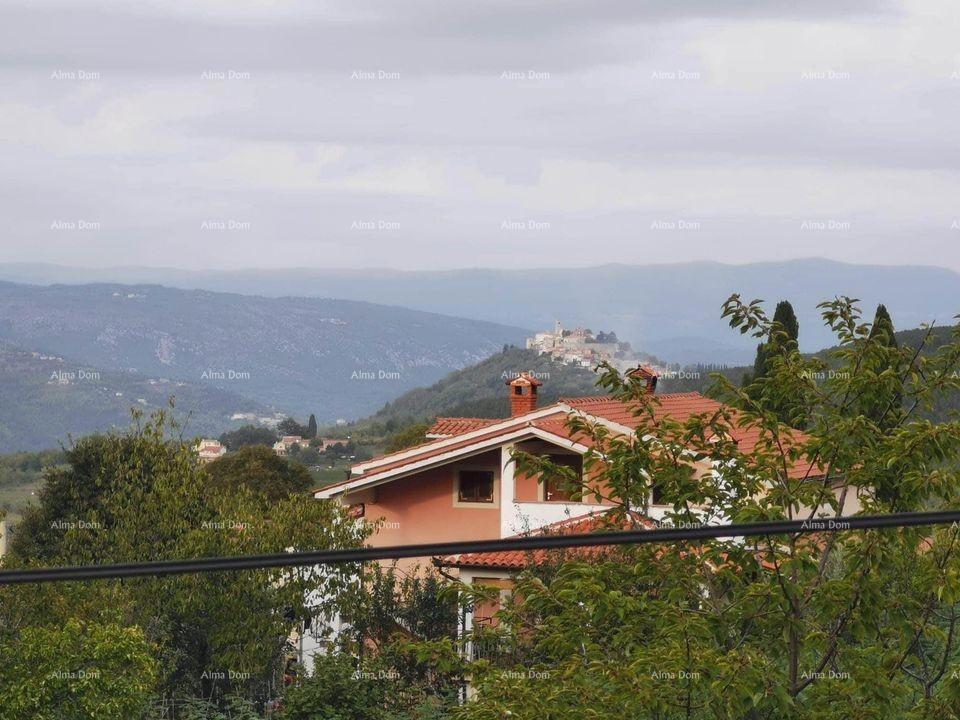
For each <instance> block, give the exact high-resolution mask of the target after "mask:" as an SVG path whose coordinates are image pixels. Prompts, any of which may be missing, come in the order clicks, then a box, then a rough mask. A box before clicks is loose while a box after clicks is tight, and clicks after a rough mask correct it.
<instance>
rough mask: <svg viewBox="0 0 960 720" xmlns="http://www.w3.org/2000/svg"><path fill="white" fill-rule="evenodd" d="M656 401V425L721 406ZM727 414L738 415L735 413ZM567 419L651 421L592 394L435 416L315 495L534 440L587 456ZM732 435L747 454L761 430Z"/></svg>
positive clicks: (692, 397)
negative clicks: (399, 445)
mask: <svg viewBox="0 0 960 720" xmlns="http://www.w3.org/2000/svg"><path fill="white" fill-rule="evenodd" d="M656 397H657V402H656V403H653V404H652V405H651V406H650V407H651V411H650V412H651V413H652V417H653V421H654V422H657V421H659V420H661V419H663V418H666V417H669V418H671V419H673V420H676V421H678V422H683V421H685V420H687V419H689V418H690V417H692V416H694V415H698V414H712V413H715V412H717V411H719V410H721V409H723V408H724V406H723V404H722V403H720V402H718V401H716V400H713V399H711V398H708V397H705V396H703V395H701V394H700V393H697V392H689V393H667V394H664V395H657V396H656ZM727 410H728V411H729V412H730V413H731V414H732V415H733V416H734V418H736V417H737V414H738V413H737V411H736V410H733V409H732V408H727ZM571 415H580V416H584V417H587V418H588V419H592V420H595V421H596V422H599V423H603V424H605V425H607V426H608V427H611V429H613V430H614V431H615V432H618V433H621V434H632V433H633V432H635V431H636V430H637V429H638V428H639V427H641V425H643V424H645V423H646V422H647V421H648V417H649V416H648V415H647V413H644V414H643V415H638V414H637V412H636V406H635V405H633V404H630V403H627V402H624V401H621V400H616V399H614V398H610V397H607V396H592V397H580V398H562V399H561V400H560V402H558V403H555V404H553V405H549V406H547V407H545V408H541V409H539V410H534V411H532V412H529V413H524V414H522V415H517V416H515V417H509V418H503V419H491V418H438V419H437V422H435V423H434V425H433V426H432V427H431V428H430V429H429V431H428V433H427V437H428V438H431V439H429V440H428V441H427V442H425V443H421V444H420V445H416V446H414V447H411V448H406V449H404V450H401V451H399V452H395V453H389V454H386V455H382V456H380V457H377V458H373V459H371V460H367V461H365V462H363V463H359V464H357V465H354V466H353V468H352V475H351V476H350V477H349V478H347V479H346V480H344V481H342V482H339V483H335V484H333V485H328V486H326V487H323V488H320V489H318V490H317V491H315V494H316V496H317V497H321V498H327V497H333V496H334V495H338V494H340V493H343V492H347V491H350V490H356V489H360V488H361V487H369V486H373V485H377V484H380V483H381V482H384V481H388V480H391V479H396V478H399V477H402V476H405V475H407V474H410V473H413V472H418V471H421V470H424V469H427V468H430V467H434V466H436V465H442V464H445V463H447V462H451V461H452V460H456V459H458V458H463V457H469V456H470V455H475V454H478V453H481V452H484V451H486V450H490V449H493V448H495V447H499V446H500V445H502V444H504V443H507V442H513V441H519V440H523V439H528V438H532V437H537V438H540V439H543V440H546V441H547V442H552V443H555V444H559V445H564V446H566V447H570V448H573V449H576V450H577V451H579V452H585V451H586V450H587V448H588V447H589V445H590V441H589V439H588V438H584V437H583V436H579V437H574V436H572V435H571V432H570V430H569V428H568V427H567V421H568V419H569V418H570V417H571ZM731 436H732V439H733V440H734V441H736V442H737V444H738V445H739V446H740V448H741V450H742V451H743V452H750V451H751V450H753V448H754V447H755V446H756V444H757V442H758V441H759V439H760V431H759V429H758V428H756V427H755V426H750V425H745V426H743V427H740V426H739V425H738V424H737V423H736V422H735V423H734V424H733V427H732V428H731ZM806 439H807V436H806V435H805V434H804V433H801V432H799V431H793V442H803V441H804V440H806ZM821 474H822V472H821V471H819V470H818V469H817V468H813V467H812V466H811V465H810V464H808V463H796V464H795V465H794V466H792V467H791V468H789V475H790V476H791V477H795V478H801V477H806V476H810V477H813V476H818V475H821Z"/></svg>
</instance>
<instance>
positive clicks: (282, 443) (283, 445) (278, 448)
mask: <svg viewBox="0 0 960 720" xmlns="http://www.w3.org/2000/svg"><path fill="white" fill-rule="evenodd" d="M309 444H310V441H309V440H305V439H304V438H302V437H300V436H299V435H284V436H283V437H282V438H280V439H279V440H277V441H276V442H275V443H274V444H273V451H274V452H275V453H276V454H277V455H279V456H280V457H284V456H286V455H287V454H289V452H290V448H292V447H293V446H294V445H299V446H300V447H307V445H309Z"/></svg>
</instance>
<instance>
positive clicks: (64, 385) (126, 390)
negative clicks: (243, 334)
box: [0, 340, 272, 453]
mask: <svg viewBox="0 0 960 720" xmlns="http://www.w3.org/2000/svg"><path fill="white" fill-rule="evenodd" d="M171 397H174V398H175V400H176V407H175V416H176V417H177V418H178V419H179V420H180V421H181V422H182V423H183V424H184V427H183V430H184V433H185V435H187V436H192V435H203V434H214V435H216V434H218V433H220V432H222V431H223V430H225V429H227V428H231V427H234V426H236V424H237V423H235V422H233V421H231V419H230V416H231V415H232V414H233V413H236V412H252V413H255V414H257V415H265V414H271V412H272V411H270V410H269V409H268V408H267V407H266V406H264V405H262V404H261V403H258V402H255V401H253V400H249V399H247V398H243V397H241V396H239V395H237V394H236V393H232V392H229V391H227V390H222V389H220V388H217V387H212V386H209V385H204V384H202V383H197V382H184V381H174V380H170V379H166V378H150V377H146V376H144V375H141V374H139V373H134V372H130V371H119V370H105V369H103V368H99V367H95V366H91V365H88V364H86V363H78V362H75V361H72V360H70V359H65V358H62V357H55V356H51V355H44V354H41V353H38V352H33V351H27V350H23V349H21V348H16V347H13V346H10V345H8V344H6V343H4V342H3V341H2V340H0V453H7V452H14V451H18V450H40V449H45V448H56V447H58V446H60V445H68V444H69V438H70V437H71V436H72V437H75V438H76V437H82V436H83V435H88V434H90V433H94V432H102V431H105V430H109V429H110V428H126V427H128V426H129V425H130V422H131V416H130V409H131V408H137V409H139V410H141V411H143V412H145V413H149V412H151V411H153V410H156V409H158V408H164V407H167V406H168V402H169V400H170V398H171Z"/></svg>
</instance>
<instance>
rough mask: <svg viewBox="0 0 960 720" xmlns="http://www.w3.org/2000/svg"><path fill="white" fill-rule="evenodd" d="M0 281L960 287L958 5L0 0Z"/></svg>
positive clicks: (940, 0) (923, 1)
mask: <svg viewBox="0 0 960 720" xmlns="http://www.w3.org/2000/svg"><path fill="white" fill-rule="evenodd" d="M0 83H2V87H3V93H2V95H0V232H2V235H0V262H16V261H43V262H58V263H63V264H79V265H90V266H105V265H130V264H136V265H161V266H178V267H193V268H241V267H396V268H410V269H412V268H421V269H433V268H449V267H463V266H512V267H516V266H525V265H528V266H547V265H562V266H577V265H585V264H599V263H603V262H614V261H620V262H632V263H645V262H678V261H684V260H690V259H714V260H722V261H727V262H735V263H739V262H748V261H755V260H768V259H776V258H786V257H811V256H820V257H829V258H834V259H838V260H846V261H852V262H858V261H859V262H862V261H870V262H880V263H910V264H929V265H939V266H946V267H951V268H954V269H960V133H958V127H960V3H957V2H956V0H915V1H914V0H910V1H907V2H904V3H902V4H901V3H887V2H871V1H869V0H812V1H811V2H803V3H801V2H790V1H788V0H780V1H771V2H765V1H764V0H724V1H723V2H718V1H717V0H694V1H692V2H683V3H678V2H676V0H654V1H646V2H644V1H642V0H603V1H598V0H590V1H587V0H582V1H576V2H574V1H572V0H545V1H543V2H534V1H532V0H527V1H524V0H484V1H483V2H476V3H467V2H457V1H453V0H437V1H436V2H434V1H432V0H413V1H411V2H400V1H397V0H380V1H378V2H369V1H364V0H348V1H345V2H320V1H318V0H309V1H307V0H304V1H303V2H301V1H299V0H276V1H275V2H268V1H267V0H261V1H259V2H258V1H254V0H249V1H248V0H207V1H203V0H163V1H160V0H157V1H153V2H147V1H145V0H140V1H139V2H120V1H116V2H110V1H109V0H99V1H98V2H91V1H88V0H70V2H68V3H62V4H60V3H50V2H42V1H39V0H30V1H29V2H18V1H17V0H5V1H4V2H3V5H2V7H0Z"/></svg>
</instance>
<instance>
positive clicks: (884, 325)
mask: <svg viewBox="0 0 960 720" xmlns="http://www.w3.org/2000/svg"><path fill="white" fill-rule="evenodd" d="M881 333H883V334H884V339H883V342H884V344H885V345H886V346H887V347H891V348H898V347H900V343H898V342H897V336H896V335H895V334H894V329H893V320H892V319H891V318H890V313H889V312H887V306H886V305H884V304H883V303H880V304H879V305H877V313H876V315H874V316H873V327H871V328H870V337H871V338H875V337H877V336H878V335H880V334H881Z"/></svg>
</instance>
